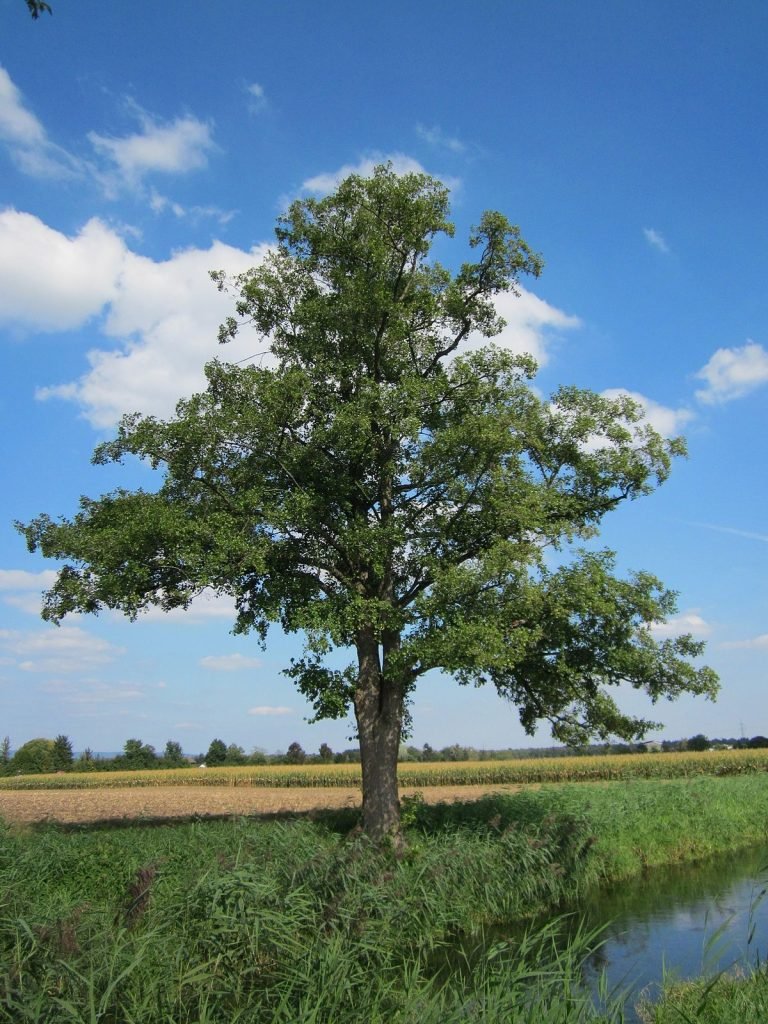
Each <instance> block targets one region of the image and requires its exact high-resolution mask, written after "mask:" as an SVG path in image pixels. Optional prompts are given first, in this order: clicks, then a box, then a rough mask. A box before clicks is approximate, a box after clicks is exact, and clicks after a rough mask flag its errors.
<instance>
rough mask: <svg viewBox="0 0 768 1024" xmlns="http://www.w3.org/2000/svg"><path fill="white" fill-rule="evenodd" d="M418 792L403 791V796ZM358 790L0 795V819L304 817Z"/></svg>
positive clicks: (462, 790)
mask: <svg viewBox="0 0 768 1024" xmlns="http://www.w3.org/2000/svg"><path fill="white" fill-rule="evenodd" d="M520 788H521V787H520V786H431V787H429V788H426V789H424V790H420V791H419V792H421V793H422V795H423V797H424V801H425V803H430V804H437V803H443V802H453V801H456V800H462V801H463V800H477V799H479V798H480V797H481V796H485V795H487V794H488V793H499V792H505V793H514V792H516V791H517V790H519V789H520ZM414 792H416V790H415V789H414V788H412V787H404V788H402V789H401V791H400V793H401V796H407V795H408V794H409V793H414ZM360 801H361V795H360V790H359V789H358V788H342V787H335V788H333V789H318V788H316V787H312V788H305V789H299V788H291V789H284V788H277V787H276V788H267V787H260V788H258V789H250V788H239V787H233V786H204V787H201V786H155V787H151V788H136V787H124V788H119V789H118V788H114V789H76V790H61V789H43V790H41V789H38V790H5V791H0V818H4V819H5V820H6V821H8V822H11V823H13V824H29V825H31V824H39V823H41V822H61V823H63V824H86V823H94V822H106V821H115V822H118V821H119V822H127V821H147V820H170V819H174V818H178V819H183V818H194V817H200V818H209V817H222V816H230V815H259V814H265V815H272V814H289V813H292V812H293V813H308V812H311V811H320V810H328V809H335V808H339V807H359V806H360Z"/></svg>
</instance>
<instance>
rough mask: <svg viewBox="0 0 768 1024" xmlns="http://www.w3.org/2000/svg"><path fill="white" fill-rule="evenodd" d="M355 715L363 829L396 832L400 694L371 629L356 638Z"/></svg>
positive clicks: (382, 835)
mask: <svg viewBox="0 0 768 1024" xmlns="http://www.w3.org/2000/svg"><path fill="white" fill-rule="evenodd" d="M357 653H358V666H359V672H358V679H357V687H356V690H355V716H356V718H357V731H358V737H359V739H360V760H361V766H362V772H363V828H364V829H365V831H366V833H367V835H368V836H370V838H371V839H373V840H374V842H381V841H382V840H384V839H386V838H387V836H391V837H393V838H394V839H395V840H397V839H398V838H399V835H400V800H399V796H398V791H397V754H398V750H399V748H400V727H401V723H402V694H401V690H400V687H399V686H398V685H397V684H396V682H394V681H393V680H387V679H386V677H385V675H384V673H383V672H382V668H381V662H380V657H379V646H378V643H377V642H376V639H375V637H374V635H373V632H372V631H368V630H366V631H364V632H361V634H360V635H359V637H358V642H357Z"/></svg>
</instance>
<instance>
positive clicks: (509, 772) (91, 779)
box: [0, 749, 768, 789]
mask: <svg viewBox="0 0 768 1024" xmlns="http://www.w3.org/2000/svg"><path fill="white" fill-rule="evenodd" d="M765 772H768V749H755V750H708V751H703V752H697V751H688V752H684V753H670V754H664V753H658V754H643V755H637V756H632V757H627V756H624V755H620V754H617V755H607V756H595V757H557V758H541V759H536V760H530V759H527V760H517V761H474V762H473V761H463V762H454V763H445V762H433V763H421V764H418V763H416V764H411V763H405V764H401V765H399V768H398V779H399V783H400V785H401V786H416V787H418V788H423V787H427V786H471V785H484V786H499V785H509V784H525V783H544V782H555V783H557V782H600V781H604V782H608V781H615V780H621V781H627V780H631V779H676V778H692V777H697V776H705V775H715V776H730V775H755V774H762V773H765ZM360 782H361V776H360V766H359V765H355V764H329V765H294V766H291V765H260V766H247V767H242V768H195V767H188V768H176V769H165V770H145V771H123V772H120V771H117V772H109V773H91V772H66V773H60V774H48V775H14V776H8V777H6V778H3V779H0V788H4V789H81V788H82V789H84V788H90V787H116V786H174V785H175V786H281V787H282V786H320V787H325V786H359V785H360Z"/></svg>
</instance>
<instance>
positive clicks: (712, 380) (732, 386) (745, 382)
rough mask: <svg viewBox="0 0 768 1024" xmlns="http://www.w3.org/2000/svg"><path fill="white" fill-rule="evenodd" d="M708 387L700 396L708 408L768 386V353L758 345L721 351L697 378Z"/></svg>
mask: <svg viewBox="0 0 768 1024" xmlns="http://www.w3.org/2000/svg"><path fill="white" fill-rule="evenodd" d="M696 377H697V378H698V379H699V380H703V381H706V385H707V386H706V387H705V388H702V389H701V390H700V391H697V392H696V397H697V398H698V400H699V401H700V402H705V403H706V404H708V405H714V404H717V403H723V402H730V401H732V400H733V399H734V398H742V397H743V396H744V395H748V394H749V393H750V392H751V391H754V390H755V389H756V388H759V387H761V386H762V385H763V384H766V383H768V352H766V350H765V349H764V348H763V346H762V345H759V344H758V343H757V342H755V341H748V342H747V343H746V345H742V346H741V347H739V348H719V349H718V350H717V352H715V354H714V355H713V356H712V358H711V359H710V360H709V362H708V363H707V364H706V365H705V366H703V367H702V368H701V369H700V370H699V372H698V373H697V374H696Z"/></svg>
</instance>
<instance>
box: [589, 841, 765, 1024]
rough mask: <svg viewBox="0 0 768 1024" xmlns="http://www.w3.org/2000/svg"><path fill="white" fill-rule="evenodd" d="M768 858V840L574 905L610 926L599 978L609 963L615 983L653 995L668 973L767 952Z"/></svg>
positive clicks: (721, 966)
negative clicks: (767, 845) (763, 843)
mask: <svg viewBox="0 0 768 1024" xmlns="http://www.w3.org/2000/svg"><path fill="white" fill-rule="evenodd" d="M767 865H768V849H767V848H766V847H761V848H759V849H749V850H746V851H741V852H739V853H735V854H730V855H728V856H726V857H718V858H717V859H715V860H711V861H707V862H705V863H702V864H695V865H688V866H685V867H676V868H663V869H656V870H653V871H650V872H649V873H648V874H647V875H645V876H644V877H642V878H640V879H635V880H632V881H630V882H625V883H622V884H621V885H616V886H613V887H612V888H610V889H608V890H603V891H600V892H596V893H593V894H592V895H591V896H590V897H589V898H588V899H585V900H584V901H583V902H582V903H581V904H579V905H578V906H577V907H575V908H573V909H575V911H576V916H577V917H579V918H581V919H582V920H583V921H584V923H585V924H586V925H587V927H588V928H594V927H600V926H603V927H604V929H605V930H604V932H603V935H604V937H605V942H604V944H603V946H602V947H601V949H600V950H599V951H598V952H597V953H596V954H595V955H594V956H593V958H592V960H591V962H590V964H589V965H588V970H589V973H590V974H591V977H590V979H589V980H590V982H591V984H592V985H596V983H597V978H598V977H599V975H600V973H601V972H602V971H603V970H605V972H606V975H607V979H608V983H609V986H610V987H611V988H616V989H623V988H631V989H632V991H633V992H634V993H640V992H645V993H647V994H649V995H651V996H653V995H654V994H656V993H657V992H658V985H659V983H660V982H661V980H662V978H663V977H664V975H665V974H667V975H670V974H671V975H673V976H674V977H676V978H692V977H696V976H697V975H699V974H701V973H707V974H709V973H714V972H717V971H721V970H727V969H729V968H731V967H732V966H734V965H735V964H739V963H755V962H756V961H757V959H758V958H759V959H761V960H762V959H765V957H766V954H768V898H766V892H765V886H766V881H767V880H768V866H767ZM627 1019H628V1020H632V1019H634V1018H633V1017H632V1016H631V1015H630V1016H628V1018H627Z"/></svg>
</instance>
